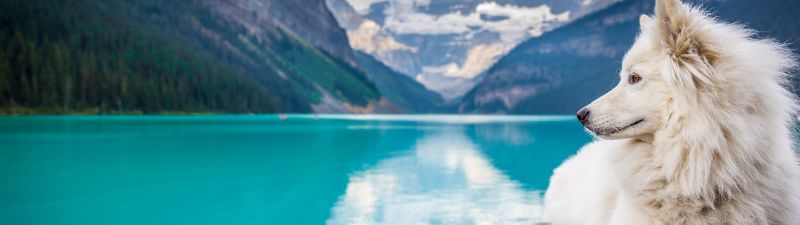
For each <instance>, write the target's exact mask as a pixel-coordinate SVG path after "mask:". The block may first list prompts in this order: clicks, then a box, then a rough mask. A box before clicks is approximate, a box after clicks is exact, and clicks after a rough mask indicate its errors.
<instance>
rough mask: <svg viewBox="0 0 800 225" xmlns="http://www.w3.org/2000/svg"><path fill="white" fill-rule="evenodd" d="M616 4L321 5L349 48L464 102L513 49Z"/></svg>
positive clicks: (346, 0) (524, 0) (426, 1)
mask: <svg viewBox="0 0 800 225" xmlns="http://www.w3.org/2000/svg"><path fill="white" fill-rule="evenodd" d="M615 1H617V0H435V1H430V0H369V1H364V0H327V3H328V7H329V8H330V9H331V11H332V13H333V14H334V16H335V17H336V18H337V20H338V21H339V24H340V25H341V26H342V27H343V28H345V29H346V30H347V35H348V37H349V39H350V45H351V46H352V47H353V48H354V49H356V50H359V51H362V52H365V53H368V54H370V55H372V56H373V57H375V58H376V59H378V60H379V61H381V62H383V63H384V64H386V65H387V66H389V67H390V68H392V69H393V70H395V71H397V72H400V73H403V74H405V75H408V76H410V77H412V78H413V79H415V80H417V81H418V82H420V83H422V84H423V85H425V87H426V88H428V89H430V90H433V91H435V92H437V93H439V94H441V95H442V96H443V97H444V98H445V99H446V100H447V101H456V100H455V99H458V98H460V97H461V96H463V94H464V93H465V92H467V91H468V90H469V89H470V88H472V87H473V86H474V85H475V84H476V83H477V81H478V80H479V78H478V76H480V74H481V73H482V72H483V71H485V70H486V69H488V68H489V67H490V66H491V65H492V64H494V63H495V62H496V60H497V59H499V58H500V57H501V56H502V55H505V54H506V53H507V52H508V51H509V50H511V49H512V48H513V47H514V46H516V45H517V44H519V43H520V42H522V41H524V40H526V39H527V38H530V37H537V36H539V35H541V34H543V33H547V32H549V31H550V30H551V29H553V28H555V27H557V26H560V25H561V24H565V23H568V22H569V21H572V20H574V19H576V18H580V17H582V16H583V15H586V14H588V13H590V12H593V11H596V10H598V9H600V8H604V7H605V6H607V5H609V4H611V3H613V2H615Z"/></svg>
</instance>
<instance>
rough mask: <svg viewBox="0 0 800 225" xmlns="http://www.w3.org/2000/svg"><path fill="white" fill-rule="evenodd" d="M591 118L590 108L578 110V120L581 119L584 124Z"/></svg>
mask: <svg viewBox="0 0 800 225" xmlns="http://www.w3.org/2000/svg"><path fill="white" fill-rule="evenodd" d="M588 119H589V109H587V108H583V109H581V111H578V120H579V121H581V123H582V124H586V122H588V121H587V120H588Z"/></svg>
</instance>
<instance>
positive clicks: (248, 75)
mask: <svg viewBox="0 0 800 225" xmlns="http://www.w3.org/2000/svg"><path fill="white" fill-rule="evenodd" d="M0 24H2V25H0V43H2V44H1V45H0V46H2V47H0V113H6V114H7V113H185V112H219V113H276V112H312V111H316V112H326V110H327V109H331V108H337V109H345V110H347V111H361V112H364V110H365V109H371V108H375V107H373V105H376V104H377V103H378V102H380V101H381V95H380V93H379V92H378V90H377V88H376V87H375V85H374V84H373V83H372V82H371V81H370V80H369V78H368V77H367V76H366V74H364V72H363V70H362V69H360V68H359V67H358V62H357V59H356V58H355V55H354V54H353V51H352V49H351V48H350V47H349V45H348V43H347V42H348V41H347V37H346V34H345V33H344V30H342V29H341V28H340V27H339V26H338V25H337V24H336V21H335V19H334V18H333V17H332V15H331V14H330V12H329V11H328V10H327V7H326V6H325V3H324V1H322V0H293V1H283V0H186V1H170V0H66V1H59V0H31V1H3V2H2V3H0ZM337 112H338V111H337Z"/></svg>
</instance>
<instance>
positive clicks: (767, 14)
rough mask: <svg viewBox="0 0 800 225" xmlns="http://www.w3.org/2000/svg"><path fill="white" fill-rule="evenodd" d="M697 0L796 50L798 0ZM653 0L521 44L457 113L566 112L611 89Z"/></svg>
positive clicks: (593, 16)
mask: <svg viewBox="0 0 800 225" xmlns="http://www.w3.org/2000/svg"><path fill="white" fill-rule="evenodd" d="M692 3H701V4H702V5H703V7H704V8H706V9H707V10H709V11H710V12H711V13H712V14H713V15H716V16H717V17H718V18H719V19H721V20H723V21H728V22H737V23H742V24H745V25H747V26H749V27H751V28H753V29H755V30H757V31H759V36H765V37H774V38H775V39H777V40H778V41H782V42H786V43H788V44H789V46H790V47H792V48H793V49H794V50H795V52H800V51H798V47H800V46H798V44H800V43H799V42H798V41H799V40H797V38H796V37H797V36H798V35H800V20H798V19H797V16H796V14H797V9H798V8H800V2H798V1H780V0H767V1H748V0H715V1H694V2H692ZM653 4H654V1H652V0H629V1H624V2H620V3H617V4H615V5H612V6H609V7H607V8H605V9H603V10H601V11H598V12H595V13H592V14H589V15H587V16H585V17H583V18H581V19H578V20H576V21H573V22H571V23H570V24H567V25H564V26H562V27H560V28H557V29H555V30H553V31H551V32H549V33H545V34H544V35H542V36H540V37H538V38H533V39H529V40H528V41H525V42H524V43H522V44H520V45H519V46H517V47H516V48H514V49H513V50H511V51H510V52H509V53H508V54H507V55H505V56H504V57H502V58H501V59H500V60H498V62H497V63H496V64H495V65H493V66H492V67H491V68H490V69H488V70H487V71H486V75H485V77H484V78H483V80H482V81H481V83H479V84H478V85H476V86H475V87H474V88H473V89H472V90H470V91H469V92H468V93H467V94H466V95H465V96H464V97H463V98H462V101H461V104H460V106H459V111H460V112H462V113H510V114H572V113H574V112H576V111H577V110H578V109H580V108H581V107H583V106H585V105H586V104H588V103H590V102H591V101H592V100H594V99H595V98H597V97H599V96H601V95H602V94H603V93H605V92H607V91H608V90H610V89H611V88H612V87H613V86H614V85H616V83H617V82H618V81H619V80H618V71H619V66H620V63H621V60H622V56H623V55H624V54H625V52H626V51H627V49H628V48H629V47H630V45H631V44H632V43H633V41H634V38H635V36H636V34H637V33H638V32H639V20H638V18H639V15H641V14H651V12H652V8H653Z"/></svg>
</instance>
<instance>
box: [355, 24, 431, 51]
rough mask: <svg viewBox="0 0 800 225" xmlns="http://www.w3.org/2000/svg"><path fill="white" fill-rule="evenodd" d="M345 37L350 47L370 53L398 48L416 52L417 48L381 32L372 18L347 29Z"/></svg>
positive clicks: (397, 49)
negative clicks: (355, 27) (352, 28)
mask: <svg viewBox="0 0 800 225" xmlns="http://www.w3.org/2000/svg"><path fill="white" fill-rule="evenodd" d="M347 37H348V39H349V40H350V46H351V47H353V48H354V49H358V50H361V51H364V52H366V53H370V54H374V53H378V54H385V53H387V52H391V51H399V50H406V51H410V52H417V48H414V47H410V46H407V45H405V44H403V43H400V42H398V41H397V40H395V39H394V38H392V37H390V36H388V35H385V34H383V33H382V32H381V27H380V26H379V25H378V24H377V23H375V22H374V21H372V20H364V22H362V23H361V25H359V26H358V28H357V29H354V30H350V31H347Z"/></svg>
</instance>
